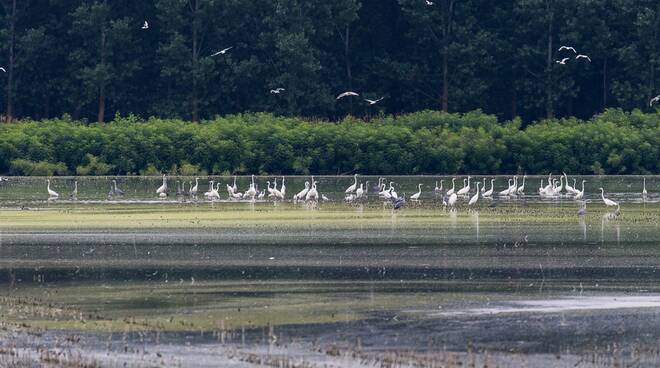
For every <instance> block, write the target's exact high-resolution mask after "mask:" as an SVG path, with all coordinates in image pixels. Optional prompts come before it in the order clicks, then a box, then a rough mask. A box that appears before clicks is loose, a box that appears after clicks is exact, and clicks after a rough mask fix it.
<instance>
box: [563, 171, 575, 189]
mask: <svg viewBox="0 0 660 368" xmlns="http://www.w3.org/2000/svg"><path fill="white" fill-rule="evenodd" d="M564 179H566V180H565V181H566V185H564V188H566V193H570V194H575V193H576V190H575V189H576V188H574V187H572V186H571V185H570V184H568V175H566V173H564Z"/></svg>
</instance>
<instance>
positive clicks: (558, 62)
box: [555, 58, 570, 65]
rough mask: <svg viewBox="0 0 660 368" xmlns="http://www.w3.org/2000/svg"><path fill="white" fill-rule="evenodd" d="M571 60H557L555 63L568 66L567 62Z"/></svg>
mask: <svg viewBox="0 0 660 368" xmlns="http://www.w3.org/2000/svg"><path fill="white" fill-rule="evenodd" d="M568 60H570V58H563V59H561V60H555V63H557V64H561V65H566V62H567V61H568Z"/></svg>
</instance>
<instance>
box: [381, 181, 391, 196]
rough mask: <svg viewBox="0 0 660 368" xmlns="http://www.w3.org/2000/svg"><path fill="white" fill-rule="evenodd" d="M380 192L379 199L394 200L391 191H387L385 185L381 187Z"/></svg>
mask: <svg viewBox="0 0 660 368" xmlns="http://www.w3.org/2000/svg"><path fill="white" fill-rule="evenodd" d="M380 188H381V189H380V192H378V197H380V198H384V199H390V198H392V195H391V194H390V192H389V190H385V183H382V184H381V185H380Z"/></svg>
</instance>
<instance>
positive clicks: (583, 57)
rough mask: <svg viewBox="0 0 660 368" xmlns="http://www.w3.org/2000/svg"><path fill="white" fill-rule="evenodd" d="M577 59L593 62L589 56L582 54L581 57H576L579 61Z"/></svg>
mask: <svg viewBox="0 0 660 368" xmlns="http://www.w3.org/2000/svg"><path fill="white" fill-rule="evenodd" d="M577 59H587V60H589V62H591V58H589V56H587V55H582V54H580V55H578V56H576V57H575V60H577Z"/></svg>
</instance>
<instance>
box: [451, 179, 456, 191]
mask: <svg viewBox="0 0 660 368" xmlns="http://www.w3.org/2000/svg"><path fill="white" fill-rule="evenodd" d="M455 188H456V179H451V189H452V190H454V189H455Z"/></svg>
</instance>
